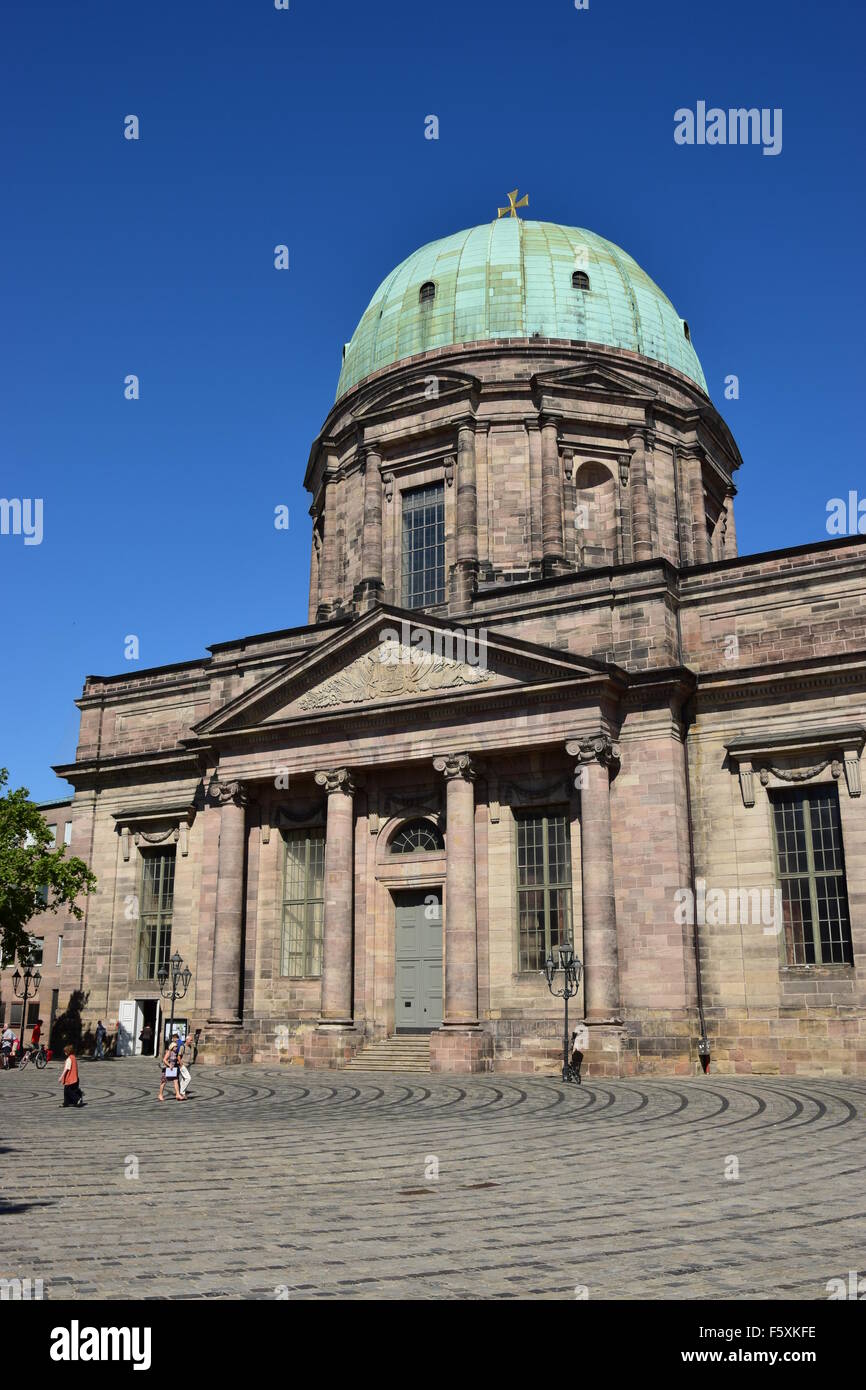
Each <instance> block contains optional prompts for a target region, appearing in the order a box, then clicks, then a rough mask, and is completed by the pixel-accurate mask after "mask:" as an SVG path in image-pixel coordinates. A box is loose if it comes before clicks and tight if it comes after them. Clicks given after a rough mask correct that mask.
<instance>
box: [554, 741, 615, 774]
mask: <svg viewBox="0 0 866 1390" xmlns="http://www.w3.org/2000/svg"><path fill="white" fill-rule="evenodd" d="M565 751H566V753H568V754H569V756H570V757H572V758H577V761H578V762H579V763H581V764H584V763H601V765H602V767H607V768H612V767H618V766H619V763H620V752H619V744H618V743H614V741H613V739H612V738H611V737H610V735H609V734H594V735H593V736H592V737H590V738H586V737H583V738H572V739H569V740H568V743H566V745H565Z"/></svg>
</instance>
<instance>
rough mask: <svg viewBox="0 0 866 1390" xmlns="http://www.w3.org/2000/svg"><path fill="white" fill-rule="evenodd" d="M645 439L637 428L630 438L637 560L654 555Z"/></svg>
mask: <svg viewBox="0 0 866 1390" xmlns="http://www.w3.org/2000/svg"><path fill="white" fill-rule="evenodd" d="M644 445H645V441H644V435H643V431H642V430H636V431H635V433H634V434H633V435H631V437H630V438H629V441H628V447H629V449H630V450H631V467H630V469H629V477H630V487H631V527H632V548H633V553H634V558H635V560H637V561H640V560H651V559H652V557H653V540H652V517H651V513H650V495H649V483H648V481H647V472H646V452H645V447H644Z"/></svg>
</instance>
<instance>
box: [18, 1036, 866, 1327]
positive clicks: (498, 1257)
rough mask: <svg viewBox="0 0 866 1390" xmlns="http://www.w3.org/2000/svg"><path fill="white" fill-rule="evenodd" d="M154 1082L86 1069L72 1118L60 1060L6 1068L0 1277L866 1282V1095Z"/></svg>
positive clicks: (708, 1292)
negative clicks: (175, 1095) (865, 1166)
mask: <svg viewBox="0 0 866 1390" xmlns="http://www.w3.org/2000/svg"><path fill="white" fill-rule="evenodd" d="M156 1081H158V1074H157V1069H156V1067H155V1065H154V1063H153V1062H148V1061H128V1062H123V1063H110V1064H105V1065H104V1066H102V1065H98V1064H91V1065H84V1066H83V1067H82V1085H83V1087H84V1090H85V1093H86V1095H87V1099H88V1102H89V1104H88V1106H87V1108H86V1109H85V1110H83V1111H76V1112H61V1110H60V1108H59V1102H60V1097H59V1094H58V1093H59V1090H60V1088H59V1086H58V1085H57V1069H56V1068H55V1067H54V1066H53V1065H52V1066H50V1067H49V1068H48V1070H47V1071H46V1072H44V1073H42V1074H33V1073H29V1072H28V1073H26V1074H18V1073H11V1074H7V1075H4V1076H2V1077H0V1083H2V1105H3V1119H4V1125H3V1131H4V1137H3V1139H2V1140H0V1148H2V1149H4V1150H5V1152H3V1153H2V1159H3V1162H2V1183H0V1193H2V1196H0V1211H2V1212H3V1214H4V1220H3V1222H2V1227H0V1265H2V1269H0V1273H2V1274H3V1275H4V1276H6V1277H10V1276H15V1275H17V1276H18V1277H22V1278H25V1277H28V1276H29V1277H31V1278H42V1279H43V1281H44V1285H45V1291H46V1296H47V1297H53V1298H62V1297H65V1296H70V1295H72V1294H74V1295H75V1296H77V1297H81V1298H92V1297H114V1298H121V1297H147V1298H156V1297H159V1298H165V1297H203V1298H204V1297H206V1298H213V1297H220V1298H270V1299H277V1301H279V1297H280V1296H288V1297H291V1298H309V1297H326V1298H383V1297H387V1298H405V1297H409V1298H460V1297H470V1298H479V1297H480V1298H487V1297H490V1298H520V1297H531V1298H544V1299H562V1298H574V1297H575V1289H576V1288H579V1287H581V1286H585V1287H586V1288H587V1290H588V1294H589V1297H590V1298H601V1297H609V1298H634V1297H650V1298H713V1299H737V1298H747V1297H762V1298H774V1297H781V1296H784V1297H793V1298H800V1299H809V1298H825V1297H826V1284H827V1281H828V1280H829V1279H831V1278H836V1277H839V1276H842V1277H847V1273H848V1271H849V1270H850V1269H857V1270H858V1271H860V1273H861V1274H866V1198H864V1197H863V1196H861V1192H862V1187H863V1184H862V1153H863V1152H864V1143H863V1141H864V1120H863V1116H864V1113H866V1084H864V1083H862V1082H857V1081H851V1082H848V1081H842V1080H839V1079H836V1078H815V1079H800V1078H797V1079H796V1080H794V1079H792V1078H787V1077H786V1078H766V1077H755V1076H752V1077H743V1078H730V1077H715V1076H712V1075H711V1076H709V1077H706V1078H694V1079H688V1080H685V1079H680V1078H676V1079H674V1078H664V1079H658V1080H655V1079H651V1078H646V1079H644V1078H631V1079H629V1080H627V1081H621V1082H618V1081H617V1082H603V1083H601V1082H592V1083H587V1084H586V1085H584V1086H583V1087H581V1088H579V1089H578V1088H576V1087H566V1086H563V1085H562V1084H561V1083H560V1082H559V1081H558V1080H557V1079H556V1078H545V1077H530V1078H527V1077H520V1078H509V1077H502V1076H498V1075H497V1076H494V1077H489V1076H487V1077H483V1076H482V1077H432V1076H429V1077H416V1076H411V1077H400V1076H393V1075H384V1074H380V1075H377V1074H373V1073H370V1074H364V1073H359V1072H353V1073H352V1074H351V1076H349V1075H346V1074H340V1073H311V1072H300V1073H299V1072H297V1071H294V1070H292V1071H289V1070H284V1069H280V1068H274V1067H237V1068H226V1069H218V1070H215V1071H214V1070H211V1069H206V1068H200V1069H196V1071H195V1072H194V1074H193V1086H192V1091H193V1093H194V1095H193V1099H191V1100H190V1101H189V1102H188V1103H187V1104H186V1105H184V1106H183V1107H181V1106H179V1105H177V1104H176V1102H174V1101H173V1100H171V1101H167V1102H166V1104H164V1105H159V1104H157V1102H156V1100H155V1093H156V1085H155V1082H156ZM431 1157H435V1159H436V1160H437V1161H438V1164H439V1178H438V1181H430V1180H429V1178H428V1175H427V1172H426V1171H425V1170H426V1169H429V1163H430V1159H431ZM732 1157H733V1158H736V1159H737V1161H738V1163H739V1174H740V1175H739V1179H738V1180H737V1181H728V1180H726V1178H725V1166H726V1164H729V1163H730V1160H731V1158H732ZM133 1158H134V1159H135V1160H136V1161H137V1164H138V1176H137V1177H128V1176H126V1172H127V1170H128V1169H129V1166H130V1160H131V1159H133ZM42 1174H44V1175H45V1178H44V1179H42V1178H41V1176H40V1175H42ZM563 1203H564V1204H565V1208H566V1214H565V1215H563V1214H562V1209H563ZM22 1250H26V1251H28V1256H27V1265H28V1267H23V1266H22V1263H21V1255H20V1252H21V1251H22Z"/></svg>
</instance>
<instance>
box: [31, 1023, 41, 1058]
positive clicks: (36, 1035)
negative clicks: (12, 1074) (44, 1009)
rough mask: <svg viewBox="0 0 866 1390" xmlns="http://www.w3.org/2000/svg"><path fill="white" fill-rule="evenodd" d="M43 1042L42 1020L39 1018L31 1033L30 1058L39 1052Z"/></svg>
mask: <svg viewBox="0 0 866 1390" xmlns="http://www.w3.org/2000/svg"><path fill="white" fill-rule="evenodd" d="M41 1042H42V1019H41V1018H37V1020H36V1022H35V1023H34V1025H33V1028H32V1030H31V1033H30V1056H31V1057H33V1056H35V1054H36V1053H37V1052H38V1051H39V1047H40V1045H41Z"/></svg>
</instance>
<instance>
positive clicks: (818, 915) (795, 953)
mask: <svg viewBox="0 0 866 1390" xmlns="http://www.w3.org/2000/svg"><path fill="white" fill-rule="evenodd" d="M772 808H773V829H774V832H775V841H776V866H777V870H778V874H779V883H780V885H781V890H782V913H783V922H784V929H785V950H786V956H787V960H788V964H789V965H852V964H853V959H854V957H853V952H852V947H851V924H850V920H849V917H848V891H847V887H846V884H845V861H844V857H843V854H842V827H841V824H840V820H839V796H838V793H837V791H836V788H835V787H813V788H811V789H810V790H809V791H790V792H774V793H772Z"/></svg>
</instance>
